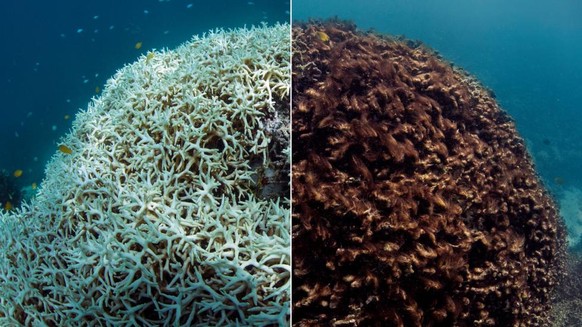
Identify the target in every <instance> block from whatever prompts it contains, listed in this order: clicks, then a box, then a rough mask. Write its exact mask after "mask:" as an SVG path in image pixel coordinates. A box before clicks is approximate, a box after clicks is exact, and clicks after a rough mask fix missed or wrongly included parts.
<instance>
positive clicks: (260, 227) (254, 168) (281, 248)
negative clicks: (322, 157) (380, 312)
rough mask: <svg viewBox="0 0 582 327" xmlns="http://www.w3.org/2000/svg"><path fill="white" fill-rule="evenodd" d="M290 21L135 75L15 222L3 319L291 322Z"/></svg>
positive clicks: (2, 224)
mask: <svg viewBox="0 0 582 327" xmlns="http://www.w3.org/2000/svg"><path fill="white" fill-rule="evenodd" d="M289 31H290V27H289V25H288V24H284V25H276V26H273V27H267V26H263V27H258V28H252V29H238V30H232V31H222V30H216V31H212V32H210V33H208V34H206V35H204V36H201V37H194V38H193V40H191V41H190V42H188V43H185V44H184V45H182V46H180V47H179V48H177V49H175V50H171V51H159V52H158V51H156V52H149V53H147V55H143V56H142V57H141V58H140V59H139V60H138V61H137V62H135V63H133V64H131V65H127V66H126V67H124V68H122V69H120V70H119V71H118V72H117V73H116V75H115V76H114V77H113V78H111V79H110V80H109V81H108V82H107V85H106V87H105V88H104V90H103V93H102V95H101V96H100V97H99V98H96V99H94V100H93V101H92V103H91V104H90V105H89V107H88V109H87V110H85V111H82V112H80V113H79V114H78V115H77V117H76V119H75V122H74V123H73V127H72V130H71V131H70V133H69V134H67V135H66V136H65V137H64V139H63V140H62V145H63V146H62V147H61V149H66V151H61V152H58V153H56V154H55V155H54V156H53V158H52V159H51V161H50V162H49V164H48V166H47V168H46V177H45V179H44V181H43V182H42V184H41V186H40V190H39V194H38V195H37V197H36V198H34V199H33V200H32V201H31V202H30V203H28V204H25V205H23V207H22V208H21V209H18V210H15V211H13V212H11V213H9V214H3V215H2V216H0V240H1V241H0V324H1V325H3V326H7V325H10V326H13V325H26V326H41V325H42V326H45V325H48V326H89V325H90V326H95V325H99V326H105V325H108V326H115V325H118V326H129V325H131V326H227V325H228V326H231V325H232V326H234V325H237V326H245V325H255V326H259V325H260V326H268V325H285V324H288V320H289V308H288V307H289V301H290V300H289V297H290V288H289V285H290V280H291V266H290V253H289V252H290V249H289V247H290V236H289V234H290V230H289V229H290V228H289V215H290V213H289V208H290V202H289V165H290V161H289V152H290V150H289V130H288V124H289V92H290V80H291V78H290V76H291V75H290V54H289Z"/></svg>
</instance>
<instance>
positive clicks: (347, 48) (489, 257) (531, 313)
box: [292, 22, 564, 326]
mask: <svg viewBox="0 0 582 327" xmlns="http://www.w3.org/2000/svg"><path fill="white" fill-rule="evenodd" d="M322 35H325V36H326V37H321V36H322ZM413 45H414V46H413V47H411V46H409V44H408V43H406V42H402V41H399V40H396V39H391V38H388V37H384V36H379V35H375V34H364V33H360V32H357V31H356V30H355V28H354V26H349V25H346V24H343V23H341V22H327V23H310V24H305V25H300V24H299V25H297V26H296V27H295V28H294V29H293V67H294V69H293V83H292V85H293V104H292V110H293V116H292V117H293V124H292V128H293V129H292V142H293V152H292V156H293V169H292V171H293V173H292V183H293V212H294V215H293V227H292V228H293V254H294V265H293V269H294V270H293V318H294V324H295V325H297V326H322V325H326V326H327V325H329V326H370V325H377V326H453V325H455V326H494V325H496V326H525V325H527V326H542V325H546V324H547V321H548V312H549V308H550V294H551V291H552V289H553V288H554V286H555V284H556V281H557V279H558V275H559V273H560V272H559V268H561V267H562V257H563V256H562V254H563V251H564V231H563V228H562V226H561V225H560V223H559V219H558V215H557V212H556V208H555V206H554V203H553V202H552V200H551V198H550V197H549V196H548V195H547V193H546V191H545V190H544V189H543V187H542V185H541V183H540V181H539V179H538V178H537V176H536V174H535V172H534V169H533V166H532V163H531V160H530V158H529V156H528V154H527V152H526V149H525V146H524V144H523V141H522V139H521V138H520V137H519V136H518V135H517V133H516V130H515V126H514V124H513V122H512V121H511V119H510V118H509V117H508V116H507V115H506V114H505V113H504V112H503V111H502V110H501V109H500V108H499V106H498V105H497V103H496V102H495V100H494V99H492V98H491V96H490V92H488V91H487V90H486V89H485V88H483V87H482V86H480V85H479V84H478V83H477V82H476V81H475V80H474V79H472V78H471V77H470V76H468V75H467V74H466V73H464V72H463V71H460V70H458V69H455V68H453V67H452V66H451V65H449V64H447V63H446V62H443V61H442V60H440V59H439V56H438V55H437V54H435V53H434V52H432V51H430V50H429V49H427V48H425V47H423V46H421V45H419V44H416V43H415V44H413Z"/></svg>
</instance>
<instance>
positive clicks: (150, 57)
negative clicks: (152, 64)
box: [146, 51, 155, 63]
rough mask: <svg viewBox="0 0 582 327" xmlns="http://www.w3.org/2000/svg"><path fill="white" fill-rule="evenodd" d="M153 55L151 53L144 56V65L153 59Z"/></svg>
mask: <svg viewBox="0 0 582 327" xmlns="http://www.w3.org/2000/svg"><path fill="white" fill-rule="evenodd" d="M154 55H155V54H154V53H153V52H151V51H150V52H148V55H147V56H146V63H148V62H149V61H150V60H152V59H153V58H154Z"/></svg>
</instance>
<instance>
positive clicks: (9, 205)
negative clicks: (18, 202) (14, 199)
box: [4, 201, 12, 211]
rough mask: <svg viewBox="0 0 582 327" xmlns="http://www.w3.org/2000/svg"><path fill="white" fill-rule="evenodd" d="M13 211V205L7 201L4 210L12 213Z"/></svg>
mask: <svg viewBox="0 0 582 327" xmlns="http://www.w3.org/2000/svg"><path fill="white" fill-rule="evenodd" d="M11 209H12V203H11V202H10V201H6V203H4V210H6V211H10V210H11Z"/></svg>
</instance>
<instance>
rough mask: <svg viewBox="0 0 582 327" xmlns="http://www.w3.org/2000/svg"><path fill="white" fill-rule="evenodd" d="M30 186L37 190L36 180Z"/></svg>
mask: <svg viewBox="0 0 582 327" xmlns="http://www.w3.org/2000/svg"><path fill="white" fill-rule="evenodd" d="M30 187H31V188H32V189H33V190H36V183H34V182H33V183H32V184H31V185H30Z"/></svg>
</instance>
